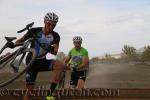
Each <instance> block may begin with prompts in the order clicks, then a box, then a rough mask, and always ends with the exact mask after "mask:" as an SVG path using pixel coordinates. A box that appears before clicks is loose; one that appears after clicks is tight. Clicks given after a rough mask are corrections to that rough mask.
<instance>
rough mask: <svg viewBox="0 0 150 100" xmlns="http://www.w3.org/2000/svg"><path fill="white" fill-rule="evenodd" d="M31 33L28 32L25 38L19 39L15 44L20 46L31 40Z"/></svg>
mask: <svg viewBox="0 0 150 100" xmlns="http://www.w3.org/2000/svg"><path fill="white" fill-rule="evenodd" d="M30 36H31V35H30V33H29V32H27V33H26V34H25V35H24V36H23V37H21V38H20V39H18V40H17V41H16V42H15V44H19V43H23V42H25V41H26V40H27V39H28V38H30Z"/></svg>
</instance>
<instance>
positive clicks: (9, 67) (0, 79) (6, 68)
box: [0, 48, 36, 88]
mask: <svg viewBox="0 0 150 100" xmlns="http://www.w3.org/2000/svg"><path fill="white" fill-rule="evenodd" d="M29 53H30V60H29V61H28V63H27V64H25V63H26V57H27V55H28V54H29ZM35 57H36V53H35V50H34V49H32V48H29V49H25V50H23V51H22V52H21V53H19V54H18V55H13V56H12V57H10V58H9V59H7V60H6V61H5V62H3V63H2V64H0V68H2V69H1V70H0V88H2V87H4V86H7V85H9V84H10V83H12V82H13V81H15V80H16V79H17V78H19V77H20V76H21V75H22V74H23V73H25V71H26V70H27V69H28V68H29V67H30V66H31V64H32V63H33V61H34V60H35ZM12 62H13V63H12ZM17 81H22V80H17Z"/></svg>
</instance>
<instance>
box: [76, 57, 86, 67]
mask: <svg viewBox="0 0 150 100" xmlns="http://www.w3.org/2000/svg"><path fill="white" fill-rule="evenodd" d="M88 64H89V57H88V56H86V57H83V59H82V63H81V64H80V65H79V67H78V68H82V67H85V66H87V65H88Z"/></svg>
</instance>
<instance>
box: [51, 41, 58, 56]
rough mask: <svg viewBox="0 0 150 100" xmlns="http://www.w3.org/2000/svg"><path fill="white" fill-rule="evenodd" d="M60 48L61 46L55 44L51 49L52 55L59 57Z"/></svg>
mask: <svg viewBox="0 0 150 100" xmlns="http://www.w3.org/2000/svg"><path fill="white" fill-rule="evenodd" d="M58 48H59V44H53V45H51V49H52V50H50V53H51V54H53V55H57V52H58Z"/></svg>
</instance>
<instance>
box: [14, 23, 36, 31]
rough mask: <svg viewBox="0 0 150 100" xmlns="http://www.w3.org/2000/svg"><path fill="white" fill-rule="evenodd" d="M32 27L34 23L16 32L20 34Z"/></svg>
mask: <svg viewBox="0 0 150 100" xmlns="http://www.w3.org/2000/svg"><path fill="white" fill-rule="evenodd" d="M33 25H34V22H32V23H29V24H28V25H26V27H25V28H24V29H22V30H20V31H17V33H21V32H23V31H25V30H29V28H30V27H32V26H33Z"/></svg>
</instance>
